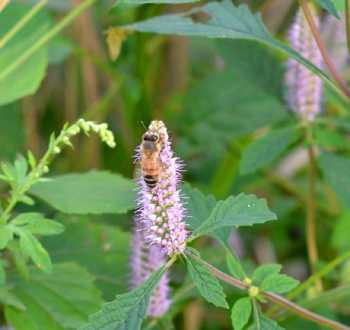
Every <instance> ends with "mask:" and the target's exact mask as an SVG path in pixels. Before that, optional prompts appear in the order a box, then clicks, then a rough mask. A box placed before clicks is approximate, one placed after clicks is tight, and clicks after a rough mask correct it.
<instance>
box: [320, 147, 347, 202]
mask: <svg viewBox="0 0 350 330" xmlns="http://www.w3.org/2000/svg"><path fill="white" fill-rule="evenodd" d="M319 165H320V167H321V170H322V172H323V175H324V177H325V179H326V181H327V182H328V183H329V184H330V186H331V187H332V188H333V189H334V191H335V192H336V193H337V196H338V198H339V200H340V201H341V202H342V203H343V204H344V206H345V207H347V208H350V159H349V158H345V157H342V156H337V155H334V154H330V153H323V154H321V156H320V157H319Z"/></svg>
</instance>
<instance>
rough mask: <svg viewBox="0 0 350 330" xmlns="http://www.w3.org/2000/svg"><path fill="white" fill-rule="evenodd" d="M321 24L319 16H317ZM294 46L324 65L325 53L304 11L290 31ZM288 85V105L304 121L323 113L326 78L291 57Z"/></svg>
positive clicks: (318, 65)
mask: <svg viewBox="0 0 350 330" xmlns="http://www.w3.org/2000/svg"><path fill="white" fill-rule="evenodd" d="M314 17H315V21H316V24H317V25H318V24H319V23H318V17H317V15H315V13H314ZM289 39H290V43H291V46H292V47H293V48H294V49H295V50H296V51H298V52H299V53H300V54H301V55H303V56H304V57H305V58H307V59H308V60H309V61H311V62H312V63H313V64H315V65H316V66H317V67H319V68H320V67H321V66H322V56H321V53H320V51H319V49H318V47H317V44H316V42H315V40H314V38H313V36H312V33H311V31H310V28H309V26H308V24H307V21H306V19H305V16H304V14H303V12H302V11H301V10H299V12H298V13H297V15H296V18H295V22H294V24H293V25H292V27H291V29H290V32H289ZM286 85H287V87H288V97H287V101H288V105H289V107H290V108H291V110H292V111H294V112H296V113H297V114H298V115H299V117H300V118H301V119H302V120H304V121H313V120H314V119H315V117H316V115H317V114H318V113H320V112H321V103H322V92H323V84H322V80H321V79H320V78H319V77H318V76H316V75H315V74H314V73H312V72H311V71H310V70H308V69H307V68H306V67H305V66H303V65H301V64H300V63H298V62H296V61H295V60H293V59H289V60H288V63H287V73H286Z"/></svg>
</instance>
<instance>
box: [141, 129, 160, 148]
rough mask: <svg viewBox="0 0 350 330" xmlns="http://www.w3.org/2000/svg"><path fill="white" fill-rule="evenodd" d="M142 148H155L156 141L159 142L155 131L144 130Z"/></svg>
mask: <svg viewBox="0 0 350 330" xmlns="http://www.w3.org/2000/svg"><path fill="white" fill-rule="evenodd" d="M142 140H143V148H144V149H146V150H149V151H156V150H157V143H158V142H159V135H158V134H157V133H153V132H152V133H150V132H146V133H145V134H144V135H143V137H142Z"/></svg>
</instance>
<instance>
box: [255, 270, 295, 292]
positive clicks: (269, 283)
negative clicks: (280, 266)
mask: <svg viewBox="0 0 350 330" xmlns="http://www.w3.org/2000/svg"><path fill="white" fill-rule="evenodd" d="M298 284H299V281H297V280H295V279H294V278H292V277H289V276H287V275H284V274H271V275H269V276H267V277H265V279H264V280H263V281H262V283H261V286H260V289H261V290H263V291H271V292H276V293H286V292H289V291H291V290H292V289H294V288H295V287H296V286H297V285H298Z"/></svg>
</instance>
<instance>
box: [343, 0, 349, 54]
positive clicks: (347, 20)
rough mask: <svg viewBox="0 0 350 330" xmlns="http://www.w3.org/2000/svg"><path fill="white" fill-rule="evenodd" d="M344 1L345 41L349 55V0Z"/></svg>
mask: <svg viewBox="0 0 350 330" xmlns="http://www.w3.org/2000/svg"><path fill="white" fill-rule="evenodd" d="M344 1H345V23H346V41H347V44H348V51H349V55H350V0H344Z"/></svg>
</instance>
